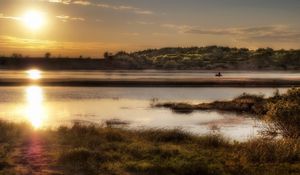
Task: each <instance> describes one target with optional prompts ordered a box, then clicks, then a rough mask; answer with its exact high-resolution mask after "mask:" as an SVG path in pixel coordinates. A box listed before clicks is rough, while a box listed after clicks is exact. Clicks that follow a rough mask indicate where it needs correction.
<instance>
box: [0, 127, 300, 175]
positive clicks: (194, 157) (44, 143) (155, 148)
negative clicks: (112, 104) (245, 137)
mask: <svg viewBox="0 0 300 175" xmlns="http://www.w3.org/2000/svg"><path fill="white" fill-rule="evenodd" d="M0 131H1V134H0V138H1V139H0V141H1V149H0V155H1V157H0V174H6V175H7V174H26V173H27V174H67V175H68V174H70V175H71V174H72V175H73V174H75V175H76V174H78V175H81V174H88V175H94V174H95V175H96V174H101V175H102V174H105V175H106V174H149V175H150V174H151V175H153V174H170V175H171V174H174V175H177V174H178V175H193V174H195V175H196V174H197V175H198V174H203V175H206V174H233V175H235V174H236V175H239V174H260V175H261V174H272V175H276V174H278V175H279V174H280V175H282V174H295V175H296V174H299V173H300V142H299V139H284V140H273V139H255V140H250V141H248V142H244V143H237V142H231V141H228V140H227V139H225V138H223V137H222V136H220V135H208V136H195V135H192V134H189V133H186V132H183V131H180V130H143V131H128V130H122V129H113V128H103V127H97V126H83V125H79V124H75V125H74V126H72V127H61V128H59V129H57V130H54V131H51V130H45V131H33V130H32V129H30V127H27V125H24V124H10V123H6V122H1V123H0ZM37 150H38V151H37ZM28 152H29V153H31V154H27V153H28ZM32 152H33V153H32ZM26 156H27V157H26Z"/></svg>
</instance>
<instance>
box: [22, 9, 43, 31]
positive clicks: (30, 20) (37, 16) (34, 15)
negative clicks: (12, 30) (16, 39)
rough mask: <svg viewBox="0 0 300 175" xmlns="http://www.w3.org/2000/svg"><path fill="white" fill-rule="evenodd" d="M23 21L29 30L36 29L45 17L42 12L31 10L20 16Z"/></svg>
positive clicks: (40, 25) (41, 24)
mask: <svg viewBox="0 0 300 175" xmlns="http://www.w3.org/2000/svg"><path fill="white" fill-rule="evenodd" d="M22 21H23V23H24V24H25V25H26V27H28V28H29V29H31V30H38V29H40V28H41V27H42V26H43V25H44V24H45V17H44V14H43V13H42V12H39V11H35V10H31V11H28V12H26V13H25V14H24V16H23V17H22Z"/></svg>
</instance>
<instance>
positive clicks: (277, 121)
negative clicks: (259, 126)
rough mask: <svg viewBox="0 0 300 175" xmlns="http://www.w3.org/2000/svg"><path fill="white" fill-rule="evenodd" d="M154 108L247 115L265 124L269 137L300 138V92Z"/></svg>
mask: <svg viewBox="0 0 300 175" xmlns="http://www.w3.org/2000/svg"><path fill="white" fill-rule="evenodd" d="M153 106H154V107H164V108H170V109H172V110H173V111H175V112H178V113H191V112H193V111H194V110H219V111H227V112H237V113H247V114H252V115H253V116H257V117H258V118H260V119H262V120H264V121H266V123H267V124H268V128H266V131H265V133H266V134H267V135H269V136H278V135H280V136H283V137H287V138H299V137H300V89H299V88H292V89H289V90H288V91H287V92H286V93H284V94H279V92H278V91H277V92H275V93H274V95H273V96H272V97H269V98H264V97H263V96H259V95H249V94H243V95H241V96H239V97H237V98H235V99H233V100H231V101H215V102H212V103H201V104H189V103H172V102H167V103H157V104H153Z"/></svg>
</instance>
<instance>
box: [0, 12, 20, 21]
mask: <svg viewBox="0 0 300 175" xmlns="http://www.w3.org/2000/svg"><path fill="white" fill-rule="evenodd" d="M0 19H10V20H17V21H18V20H21V17H18V16H5V15H4V14H2V13H0Z"/></svg>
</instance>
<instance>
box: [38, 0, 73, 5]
mask: <svg viewBox="0 0 300 175" xmlns="http://www.w3.org/2000/svg"><path fill="white" fill-rule="evenodd" d="M42 1H48V2H51V3H61V4H66V5H68V4H70V3H71V2H72V0H42Z"/></svg>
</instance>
